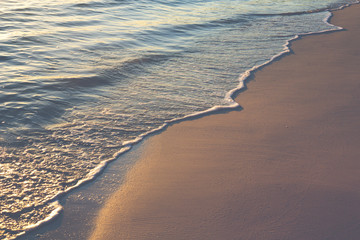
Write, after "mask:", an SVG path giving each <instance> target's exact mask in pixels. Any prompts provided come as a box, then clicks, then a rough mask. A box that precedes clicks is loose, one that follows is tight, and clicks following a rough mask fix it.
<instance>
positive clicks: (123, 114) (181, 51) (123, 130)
mask: <svg viewBox="0 0 360 240" xmlns="http://www.w3.org/2000/svg"><path fill="white" fill-rule="evenodd" d="M354 2H355V0H311V1H310V0H202V1H199V0H192V1H189V0H182V1H179V0H168V1H165V0H152V1H150V0H138V1H135V0H94V1H91V0H63V1H50V0H41V1H40V0H29V1H16V0H2V1H1V2H0V69H1V70H0V239H14V238H16V237H17V236H19V235H22V234H24V233H26V232H27V231H28V230H30V229H33V228H35V227H37V226H39V225H41V224H42V223H44V222H46V221H49V220H50V219H52V218H53V217H55V216H56V215H57V214H58V213H59V211H60V210H61V205H60V204H59V202H58V199H59V197H61V196H62V195H63V194H66V192H68V191H69V190H70V189H73V188H75V187H77V186H79V185H81V183H83V182H85V181H88V180H91V179H93V178H94V177H96V175H97V174H98V173H99V171H100V170H101V169H102V168H103V167H104V166H105V165H106V163H107V162H109V161H112V160H115V159H116V158H117V156H119V155H120V154H121V153H123V152H125V151H128V150H129V149H130V148H131V146H132V144H134V143H136V142H139V141H140V140H141V139H142V138H143V137H144V136H146V135H148V134H149V133H151V132H153V131H156V130H160V129H163V128H164V127H165V126H166V125H167V124H168V123H171V122H173V121H177V120H179V119H184V118H186V117H187V116H193V115H196V114H200V113H204V112H211V111H217V110H218V109H221V108H236V107H238V105H237V103H235V102H234V101H233V99H232V95H233V94H234V93H235V92H236V90H238V89H240V88H241V87H242V86H243V85H244V80H246V78H247V77H248V76H249V74H250V72H251V71H252V70H254V69H256V68H257V67H258V66H261V65H264V64H267V63H269V62H271V61H272V60H273V59H274V58H275V57H276V56H280V55H281V54H283V53H286V52H288V47H287V44H288V43H289V41H290V40H291V39H295V38H296V37H297V36H298V35H303V34H309V33H316V32H323V31H330V30H336V29H339V28H338V27H336V26H333V25H331V24H329V23H328V22H327V20H328V19H329V17H330V16H331V14H330V12H329V11H328V10H330V9H335V8H339V7H341V6H344V5H346V4H351V3H354Z"/></svg>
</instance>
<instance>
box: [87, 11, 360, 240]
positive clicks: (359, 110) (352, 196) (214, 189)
mask: <svg viewBox="0 0 360 240" xmlns="http://www.w3.org/2000/svg"><path fill="white" fill-rule="evenodd" d="M331 22H332V23H333V24H336V25H339V26H343V27H344V28H345V29H346V30H345V31H339V32H334V33H329V34H319V35H312V36H306V37H303V38H302V39H301V40H298V41H295V42H293V44H292V46H291V48H292V50H293V53H292V54H289V55H287V56H285V57H283V58H281V59H280V60H279V61H276V62H274V63H272V64H270V65H268V66H266V67H265V68H263V69H261V70H259V71H258V72H256V73H255V76H254V77H253V78H252V79H251V81H250V82H248V89H247V90H246V91H244V92H242V93H241V94H240V95H239V96H238V97H237V98H236V101H237V102H238V103H240V105H241V106H242V110H241V111H232V112H229V113H225V114H214V115H210V116H206V117H203V118H200V119H195V120H191V121H185V122H181V123H179V124H175V125H173V126H171V127H169V128H168V129H167V130H166V131H164V132H162V133H160V134H158V135H156V136H152V137H150V138H149V139H147V140H146V141H145V142H144V143H143V144H145V149H144V151H143V153H142V154H141V157H140V159H139V160H138V162H137V164H135V166H134V167H133V168H132V169H131V170H130V172H129V173H128V175H127V180H126V183H125V184H124V185H122V187H121V188H120V189H119V190H118V191H117V192H116V193H115V194H114V195H113V196H112V197H111V198H110V199H109V200H108V201H107V203H106V204H105V206H104V208H103V209H102V210H101V211H100V212H99V216H98V218H97V220H96V228H95V230H94V232H93V233H92V237H91V239H92V240H93V239H131V240H134V239H136V240H140V239H147V240H149V239H172V240H173V239H197V240H198V239H207V240H209V239H256V240H262V239H264V240H272V239H274V240H275V239H276V240H278V239H291V240H296V239H299V240H300V239H301V240H304V239H306V240H311V239H336V240H338V239H347V240H349V239H359V238H360V205H359V203H360V126H359V124H360V65H359V63H360V48H359V43H360V24H359V23H360V5H354V6H352V7H349V8H345V9H344V10H341V11H336V12H335V13H334V17H333V18H332V21H331Z"/></svg>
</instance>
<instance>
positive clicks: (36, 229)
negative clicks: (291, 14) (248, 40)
mask: <svg viewBox="0 0 360 240" xmlns="http://www.w3.org/2000/svg"><path fill="white" fill-rule="evenodd" d="M359 3H360V1H357V2H355V3H352V4H346V5H344V6H341V7H339V8H336V9H324V12H328V15H327V17H326V18H325V19H324V20H323V21H324V22H325V23H326V24H328V25H329V26H332V27H335V28H336V29H332V30H324V31H320V32H309V33H306V34H300V35H296V36H294V37H293V38H290V39H288V40H287V41H286V43H285V44H284V45H283V51H281V52H280V53H278V54H276V55H274V56H273V57H271V59H270V60H268V61H266V62H265V63H263V64H260V65H256V66H254V67H252V68H251V69H249V70H247V71H245V72H243V73H242V74H240V76H239V78H238V81H239V84H238V85H237V86H236V87H235V88H234V89H232V90H230V91H228V92H227V93H226V95H225V100H226V101H227V102H228V103H229V105H226V106H225V105H224V106H213V107H211V108H209V109H207V110H205V111H201V112H195V113H192V114H189V115H187V116H184V117H181V118H175V119H172V120H169V121H166V122H165V123H164V124H163V125H162V126H160V127H158V128H156V129H153V130H150V131H148V132H146V133H143V134H141V135H140V136H138V137H137V138H136V139H134V140H132V141H127V142H124V143H123V144H122V147H121V149H120V150H119V151H118V152H116V153H115V154H114V155H113V158H111V159H108V160H106V161H103V162H101V164H99V165H98V166H97V167H96V168H94V169H93V170H92V171H90V172H89V174H88V176H87V177H86V178H84V179H82V180H81V181H79V182H78V183H77V184H76V185H74V186H72V187H71V188H69V189H67V190H66V191H64V192H62V193H59V194H58V195H57V196H55V198H54V199H52V200H49V201H48V202H47V203H51V205H53V206H55V209H54V210H53V211H52V213H51V214H50V215H49V216H48V217H47V218H46V219H43V220H41V221H39V222H37V223H36V224H33V225H30V226H28V227H27V228H26V231H24V232H23V233H22V234H21V235H18V238H19V239H50V238H48V236H43V238H42V236H41V234H43V233H44V232H47V231H48V230H49V228H50V229H52V230H53V229H54V226H50V225H51V224H52V223H53V222H55V221H56V219H57V218H59V216H60V215H61V214H62V213H64V211H65V209H67V208H69V206H66V205H69V204H71V203H65V201H64V199H66V198H68V197H69V195H71V194H79V192H81V191H83V190H84V189H85V188H86V189H87V191H91V190H88V187H89V186H92V185H93V184H95V183H94V182H96V181H98V179H99V178H100V175H101V176H102V175H105V174H107V173H105V171H106V170H108V171H109V172H111V169H108V168H110V166H109V164H110V163H113V162H117V160H118V159H119V158H120V157H122V158H123V157H125V156H129V155H125V153H129V151H130V150H132V151H131V152H133V151H134V150H135V149H138V148H141V146H140V145H142V144H140V143H143V142H144V141H143V140H146V139H147V138H149V137H151V136H154V135H156V134H159V133H161V132H162V131H165V130H166V129H167V128H168V127H169V126H171V125H173V124H177V123H180V122H183V121H188V120H194V119H198V118H202V117H205V116H208V115H212V114H221V113H224V112H228V111H234V110H241V106H240V105H239V104H238V103H237V102H236V101H235V98H236V97H237V96H238V95H239V94H240V93H241V92H243V91H245V90H246V85H247V83H249V82H250V81H251V79H252V77H253V76H254V74H255V73H256V72H257V71H258V70H261V69H262V68H264V67H266V66H267V65H270V64H271V63H273V62H274V61H278V60H281V59H282V58H283V57H284V56H286V55H288V54H291V53H292V50H291V45H292V43H293V42H294V41H296V40H299V39H301V38H302V37H304V36H309V35H317V34H323V33H331V32H336V31H342V30H344V29H343V28H342V27H340V26H335V25H333V24H331V18H332V16H333V12H335V11H338V10H342V9H344V8H346V7H350V6H352V5H355V4H359ZM137 154H138V153H135V154H134V155H135V156H131V157H130V158H131V160H129V162H128V164H127V167H129V166H130V167H131V165H132V164H134V162H135V159H136V157H137ZM111 167H112V166H111ZM125 168H126V167H125ZM123 171H124V172H125V173H126V171H127V169H123ZM103 173H104V174H103ZM102 177H103V178H106V177H105V176H102ZM120 178H121V179H120V180H118V181H120V185H121V181H122V180H123V178H122V177H120ZM110 182H111V181H110ZM83 188H84V189H83ZM65 204H66V205H65ZM70 208H71V207H70ZM94 210H96V209H94ZM90 211H92V210H90ZM94 216H95V215H94ZM87 221H89V219H87ZM61 224H63V223H62V221H60V225H61ZM55 225H57V227H59V226H58V225H59V223H58V222H57V223H56V224H55ZM78 231H81V230H79V229H78ZM88 234H90V233H88ZM18 238H17V239H18ZM51 239H57V238H51ZM70 239H72V238H70Z"/></svg>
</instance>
